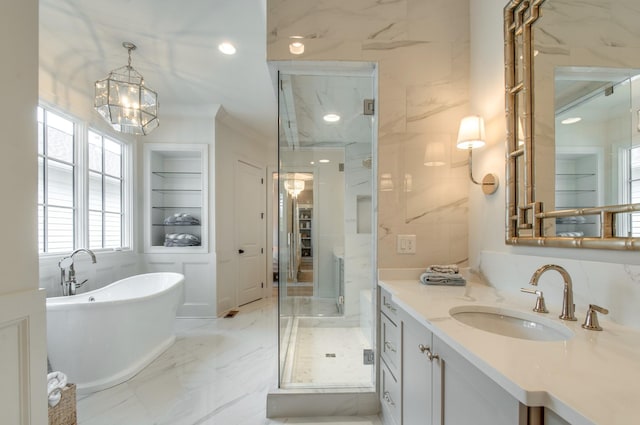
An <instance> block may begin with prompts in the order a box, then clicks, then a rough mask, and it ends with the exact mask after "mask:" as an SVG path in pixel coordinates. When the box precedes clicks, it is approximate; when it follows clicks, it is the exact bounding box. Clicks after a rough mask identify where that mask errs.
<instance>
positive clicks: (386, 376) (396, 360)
mask: <svg viewBox="0 0 640 425" xmlns="http://www.w3.org/2000/svg"><path fill="white" fill-rule="evenodd" d="M379 300H380V314H379V316H378V323H380V338H379V341H380V351H379V352H380V359H381V362H380V403H381V405H382V409H381V415H382V419H383V421H384V423H385V424H387V425H401V424H402V423H403V422H402V404H401V401H402V388H401V386H400V382H401V378H400V376H401V375H400V374H401V372H402V369H401V366H402V362H401V359H402V332H401V328H400V325H401V322H400V317H399V315H398V307H397V306H396V304H395V303H394V302H393V301H392V300H391V294H389V293H388V292H387V291H385V290H384V289H380V296H379Z"/></svg>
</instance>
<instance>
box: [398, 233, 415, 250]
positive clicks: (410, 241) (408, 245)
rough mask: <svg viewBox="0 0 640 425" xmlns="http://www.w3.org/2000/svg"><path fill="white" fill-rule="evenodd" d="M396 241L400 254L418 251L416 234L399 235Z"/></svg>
mask: <svg viewBox="0 0 640 425" xmlns="http://www.w3.org/2000/svg"><path fill="white" fill-rule="evenodd" d="M396 242H397V249H396V252H397V253H398V254H415V253H416V235H398V237H397V239H396Z"/></svg>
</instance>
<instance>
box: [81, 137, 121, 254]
mask: <svg viewBox="0 0 640 425" xmlns="http://www.w3.org/2000/svg"><path fill="white" fill-rule="evenodd" d="M88 157H89V248H91V249H100V248H119V247H121V246H123V242H124V241H123V232H122V229H123V227H124V226H123V224H124V211H123V205H124V202H123V189H124V180H123V171H124V164H123V144H122V143H120V142H117V141H115V140H112V139H109V138H107V137H105V136H102V135H100V134H98V133H96V132H94V131H92V130H89V150H88Z"/></svg>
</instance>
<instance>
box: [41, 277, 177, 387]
mask: <svg viewBox="0 0 640 425" xmlns="http://www.w3.org/2000/svg"><path fill="white" fill-rule="evenodd" d="M183 300H184V276H183V275H181V274H179V273H148V274H141V275H138V276H132V277H128V278H126V279H122V280H119V281H117V282H114V283H112V284H110V285H108V286H105V287H103V288H101V289H97V290H95V291H91V292H86V293H84V294H79V295H74V296H68V297H55V298H47V348H48V355H49V361H50V363H51V367H52V369H53V370H57V371H61V372H63V373H65V374H66V375H67V376H68V378H69V382H73V383H75V384H76V386H77V390H78V392H79V393H81V394H86V393H90V392H93V391H99V390H102V389H105V388H109V387H112V386H114V385H117V384H119V383H121V382H124V381H126V380H127V379H129V378H131V377H132V376H134V375H135V374H137V373H138V372H140V371H141V370H142V369H143V368H144V367H145V366H147V365H148V364H149V363H151V361H153V360H154V359H155V358H156V357H158V356H159V355H160V354H161V353H162V352H163V351H165V350H166V349H167V348H169V347H170V346H171V344H173V342H174V340H175V335H174V333H173V323H174V319H175V317H176V311H177V309H178V306H180V305H181V304H182V303H183Z"/></svg>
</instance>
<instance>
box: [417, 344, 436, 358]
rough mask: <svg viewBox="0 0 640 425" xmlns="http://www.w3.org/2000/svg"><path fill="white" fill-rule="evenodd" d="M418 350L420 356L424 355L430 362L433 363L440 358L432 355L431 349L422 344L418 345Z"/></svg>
mask: <svg viewBox="0 0 640 425" xmlns="http://www.w3.org/2000/svg"><path fill="white" fill-rule="evenodd" d="M418 350H420V352H421V353H422V354H424V355H426V356H427V358H428V359H429V361H430V362H431V361H433V360H434V359H436V360H437V359H439V358H440V356H438V355H437V354H433V353H432V352H431V348H429V347H428V346H426V345H424V344H418Z"/></svg>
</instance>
